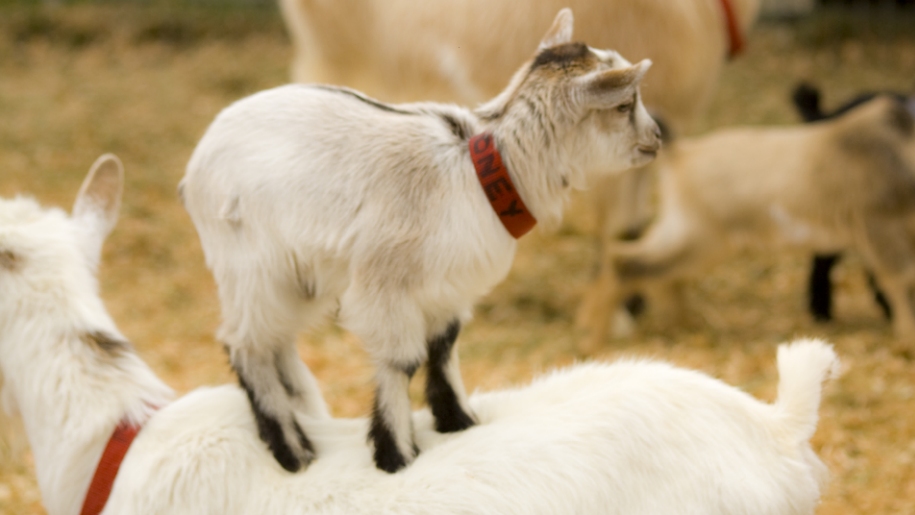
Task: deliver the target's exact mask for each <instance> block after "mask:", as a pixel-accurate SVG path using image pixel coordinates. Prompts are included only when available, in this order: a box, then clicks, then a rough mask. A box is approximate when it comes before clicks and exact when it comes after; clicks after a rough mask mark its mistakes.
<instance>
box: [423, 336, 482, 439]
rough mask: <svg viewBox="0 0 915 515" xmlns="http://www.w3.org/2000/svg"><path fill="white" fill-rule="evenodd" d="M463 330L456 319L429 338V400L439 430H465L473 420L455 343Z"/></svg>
mask: <svg viewBox="0 0 915 515" xmlns="http://www.w3.org/2000/svg"><path fill="white" fill-rule="evenodd" d="M460 330H461V324H460V322H458V321H457V320H454V321H453V322H451V323H450V324H449V325H448V327H447V328H446V329H445V331H444V332H443V333H441V334H439V335H438V336H435V337H433V338H430V339H429V341H428V348H429V361H428V364H429V366H428V369H429V370H428V372H429V373H428V375H427V376H426V400H427V401H428V402H429V407H430V408H431V410H432V415H433V416H434V417H435V430H436V431H438V432H440V433H454V432H457V431H462V430H464V429H467V428H468V427H470V426H472V425H473V424H474V420H473V417H471V415H470V409H469V407H468V405H467V394H466V393H465V391H464V382H463V381H462V380H461V370H460V363H459V361H458V357H457V346H456V345H455V341H456V340H457V337H458V333H459V332H460Z"/></svg>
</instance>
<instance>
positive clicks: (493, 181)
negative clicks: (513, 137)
mask: <svg viewBox="0 0 915 515" xmlns="http://www.w3.org/2000/svg"><path fill="white" fill-rule="evenodd" d="M467 146H468V147H469V148H470V159H471V161H473V167H474V168H476V170H477V179H479V180H480V185H481V186H482V187H483V192H484V193H486V198H488V199H489V203H490V204H491V205H492V209H493V211H495V212H496V214H497V215H499V220H501V221H502V225H504V226H505V229H506V230H507V231H508V232H509V234H511V235H512V236H514V237H515V239H518V238H520V237H522V236H524V235H525V234H527V232H528V231H530V230H531V229H533V228H534V225H536V224H537V220H536V219H535V218H534V216H533V215H532V214H531V212H530V211H528V209H527V206H525V205H524V201H522V200H521V196H520V195H518V190H516V189H515V185H514V184H513V183H512V179H511V177H509V175H508V169H507V168H505V165H504V164H503V163H502V156H501V155H499V150H498V149H496V145H495V144H494V143H493V139H492V133H489V132H484V133H483V134H477V135H476V136H474V137H472V138H470V141H469V142H468V143H467Z"/></svg>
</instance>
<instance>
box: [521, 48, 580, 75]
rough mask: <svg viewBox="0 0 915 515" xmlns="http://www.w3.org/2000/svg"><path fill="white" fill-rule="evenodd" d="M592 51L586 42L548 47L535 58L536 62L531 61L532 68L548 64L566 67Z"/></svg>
mask: <svg viewBox="0 0 915 515" xmlns="http://www.w3.org/2000/svg"><path fill="white" fill-rule="evenodd" d="M590 53H591V51H590V50H589V49H588V46H587V45H585V44H584V43H566V44H564V45H558V46H554V47H550V48H546V49H544V50H543V51H541V52H540V53H539V54H537V57H536V58H534V62H533V63H531V70H534V69H537V68H540V67H542V66H547V65H556V66H559V67H561V68H565V67H567V66H569V65H571V64H572V63H575V62H577V61H580V60H581V59H583V58H584V57H586V56H587V55H588V54H590Z"/></svg>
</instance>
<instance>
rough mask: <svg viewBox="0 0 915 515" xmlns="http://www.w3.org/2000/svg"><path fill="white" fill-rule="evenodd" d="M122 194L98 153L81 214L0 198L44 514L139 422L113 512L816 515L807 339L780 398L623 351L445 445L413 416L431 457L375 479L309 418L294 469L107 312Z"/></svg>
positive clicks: (24, 404) (7, 333)
mask: <svg viewBox="0 0 915 515" xmlns="http://www.w3.org/2000/svg"><path fill="white" fill-rule="evenodd" d="M119 195H120V167H119V164H118V163H117V161H116V160H114V159H113V158H111V157H107V156H106V157H103V158H102V160H100V161H99V163H97V165H96V167H95V169H94V171H93V172H91V173H90V176H89V178H88V179H87V181H86V186H85V187H84V188H83V190H82V192H81V193H80V195H79V197H78V199H77V202H76V207H75V208H74V215H73V216H72V217H67V216H66V214H65V213H63V212H62V211H60V210H57V209H42V208H40V207H39V206H38V204H37V203H35V202H34V201H32V200H27V199H15V200H0V256H2V259H0V290H2V291H3V293H4V294H3V295H0V372H2V375H3V376H4V382H3V387H4V389H3V391H2V396H3V399H4V405H5V406H6V407H7V409H9V410H11V411H17V410H18V412H19V414H20V415H21V416H22V418H23V421H24V426H25V428H26V430H27V432H28V438H29V441H30V443H31V446H32V451H33V453H34V456H35V467H36V470H37V474H38V479H39V484H40V486H41V492H42V499H43V501H44V504H45V507H46V508H47V510H48V513H49V515H75V514H77V513H80V511H79V507H80V505H81V504H82V503H83V499H85V498H86V496H87V495H86V494H87V488H88V486H89V482H90V480H89V478H90V477H92V471H93V469H94V468H95V467H96V465H97V464H98V463H99V456H100V455H101V454H102V449H103V447H105V441H106V439H108V437H109V436H110V435H112V432H113V431H114V428H115V426H116V425H118V423H119V421H127V422H129V423H131V424H143V423H144V422H145V426H144V427H143V428H142V430H140V432H139V434H138V435H137V437H136V439H135V440H134V441H133V444H132V445H131V446H130V448H129V450H128V451H127V452H126V455H125V456H124V460H123V462H122V463H121V465H120V470H119V471H118V473H117V476H116V478H115V479H114V482H113V488H112V490H111V495H110V497H109V498H108V500H107V505H106V506H105V507H104V511H102V513H103V514H109V515H110V514H117V515H155V514H163V515H164V514H169V515H183V514H193V515H208V514H212V515H248V514H251V513H273V514H278V515H283V514H293V513H295V514H299V515H309V514H311V515H318V514H349V515H353V514H366V515H368V514H375V513H379V512H384V513H398V514H404V515H408V514H417V515H419V514H436V515H450V514H455V515H457V514H467V513H474V514H480V515H487V514H500V515H501V514H505V513H519V514H530V515H539V514H543V515H548V514H566V513H581V514H594V515H597V514H607V515H623V514H625V515H648V514H651V515H675V514H677V515H679V514H683V513H703V514H708V515H733V514H735V513H745V514H753V515H802V514H803V515H812V514H813V513H814V509H815V507H816V504H817V501H818V499H819V495H820V489H821V486H822V481H823V479H824V478H825V467H824V466H823V464H822V463H821V462H820V460H819V459H818V458H817V456H816V455H815V454H814V452H813V450H812V449H811V447H810V444H809V439H810V437H811V435H812V434H813V433H814V431H815V429H816V425H817V411H818V407H819V404H820V398H821V383H822V381H823V380H824V379H825V378H826V377H827V376H828V375H829V374H830V372H831V371H832V370H834V369H835V367H836V366H837V361H836V357H835V354H834V353H833V351H832V349H831V348H830V347H829V346H828V345H826V344H824V343H822V342H819V341H815V340H807V341H799V342H795V343H793V344H791V345H786V346H781V347H780V348H779V351H778V373H779V376H780V379H779V385H778V399H777V401H776V402H775V403H774V404H772V405H770V404H765V403H761V402H759V401H757V400H755V399H754V398H752V397H751V396H749V395H747V394H745V393H743V392H741V391H739V390H737V389H735V388H732V387H730V386H728V385H726V384H724V383H722V382H720V381H717V380H715V379H712V378H710V377H708V376H706V375H704V374H701V373H698V372H693V371H689V370H684V369H680V368H676V367H672V366H670V365H667V364H663V363H659V362H650V361H638V360H623V361H619V362H617V363H614V364H598V363H593V364H587V365H579V366H575V367H572V368H569V369H566V370H563V371H559V372H555V373H553V374H550V375H548V376H545V377H543V378H541V379H539V380H537V381H535V382H534V383H533V384H532V385H530V386H527V387H524V388H519V389H515V390H507V391H501V392H492V393H486V394H477V395H474V396H472V397H470V399H469V401H468V403H469V406H470V407H471V408H472V409H473V410H474V412H475V413H476V415H477V417H478V419H479V422H480V424H479V425H478V426H477V427H474V428H472V429H471V430H469V431H465V432H462V433H458V434H452V435H441V434H439V433H438V432H436V431H435V429H434V420H433V417H432V415H431V414H430V413H429V412H428V411H422V412H419V413H416V414H414V415H413V421H414V424H415V427H416V443H417V445H418V447H419V448H420V449H421V450H422V454H421V455H420V456H419V457H418V458H417V460H416V461H415V462H414V463H413V465H412V466H410V467H409V468H407V469H405V470H403V471H402V472H401V473H399V474H395V475H389V474H385V473H383V472H381V471H379V470H377V469H376V468H375V466H374V463H373V461H372V451H371V446H370V445H369V444H368V443H367V442H366V440H365V438H364V435H365V431H366V428H367V426H368V425H369V422H368V421H367V420H364V419H363V420H342V419H313V418H310V417H306V416H298V419H299V421H300V423H301V424H302V427H304V428H305V429H306V431H307V433H308V434H309V435H310V437H311V438H312V441H313V444H314V448H315V450H316V452H317V460H316V461H315V462H314V463H313V464H312V466H311V467H309V468H308V470H307V471H305V472H303V473H300V474H288V473H286V472H285V471H284V470H283V469H282V468H280V466H279V465H278V464H277V463H276V461H275V460H274V459H273V458H272V457H271V455H270V454H269V453H267V452H265V449H264V447H263V444H262V443H261V442H260V441H259V440H258V437H257V431H258V428H257V423H256V421H255V418H254V417H253V416H252V414H251V410H250V409H249V406H248V400H247V398H246V395H245V393H244V392H243V391H242V390H241V389H239V388H237V387H234V386H223V387H219V388H202V389H199V390H196V391H194V392H191V393H190V394H188V395H186V396H184V397H182V398H180V399H178V400H176V401H174V402H172V403H170V404H168V402H169V400H170V398H171V392H170V390H169V389H168V388H167V387H166V386H165V385H163V384H162V383H161V382H160V381H159V380H158V379H157V378H156V377H155V375H154V374H153V373H152V371H151V370H150V369H149V368H148V367H147V366H146V365H145V364H144V363H143V362H142V361H141V360H140V359H139V358H138V357H137V356H136V354H135V353H134V351H133V350H132V349H131V347H130V345H129V344H127V343H126V342H125V340H124V337H123V336H122V335H121V334H120V333H119V332H118V330H117V328H116V327H115V325H114V323H113V322H112V320H111V318H110V317H109V315H108V313H107V312H106V311H105V308H104V305H103V304H102V301H101V299H99V296H98V285H97V281H96V278H95V271H96V265H97V262H98V254H99V253H98V250H99V246H100V244H101V243H102V240H103V239H104V236H105V234H106V233H107V232H108V231H109V230H110V229H111V226H112V224H113V223H114V220H115V217H116V212H117V205H118V198H119ZM154 407H159V408H161V409H159V410H158V411H153V409H154ZM532 428H533V430H532Z"/></svg>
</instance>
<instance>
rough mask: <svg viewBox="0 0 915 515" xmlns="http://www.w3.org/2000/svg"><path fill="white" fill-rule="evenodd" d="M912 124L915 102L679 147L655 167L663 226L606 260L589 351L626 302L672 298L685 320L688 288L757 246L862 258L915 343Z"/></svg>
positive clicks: (593, 304) (722, 134) (584, 313)
mask: <svg viewBox="0 0 915 515" xmlns="http://www.w3.org/2000/svg"><path fill="white" fill-rule="evenodd" d="M913 112H915V105H913V102H912V101H911V100H910V101H909V103H908V105H906V104H905V103H903V102H900V101H898V100H897V99H893V98H890V97H885V96H878V97H876V98H875V99H873V100H871V101H869V102H867V103H864V104H862V105H860V106H859V107H857V108H855V109H853V110H851V111H849V112H848V113H846V114H845V115H843V116H841V117H838V118H836V119H831V120H828V121H822V122H817V123H811V124H805V125H797V126H792V127H781V128H737V129H730V130H721V131H718V132H715V133H712V134H710V135H707V136H704V137H700V138H695V139H691V140H682V141H677V142H674V143H673V144H671V145H670V146H669V147H667V149H666V150H665V152H664V153H663V155H662V156H659V158H658V160H657V165H658V169H659V170H660V197H661V208H660V215H659V218H658V220H657V221H656V222H655V223H654V224H653V225H652V226H651V227H650V228H649V229H648V232H647V233H646V234H645V236H644V237H642V238H641V239H639V240H637V241H634V242H628V243H618V244H616V245H614V246H613V248H610V249H608V251H607V253H606V255H605V257H604V259H603V261H602V263H603V267H602V271H601V273H600V278H599V280H598V281H597V282H596V283H595V286H594V287H593V288H592V290H591V291H590V292H589V294H588V295H587V297H586V299H585V302H584V304H583V306H582V308H581V310H580V312H579V322H580V324H581V325H583V326H585V327H586V328H587V329H588V330H589V331H590V336H589V338H588V340H587V343H586V348H585V350H589V349H591V348H593V347H594V346H596V345H598V344H599V343H600V342H601V341H602V339H603V337H604V336H605V335H606V331H607V329H608V325H609V324H610V322H609V315H610V314H612V313H613V312H614V309H615V308H616V306H617V305H618V303H619V300H620V299H621V298H623V297H624V296H626V295H627V294H629V293H631V292H633V291H634V290H636V289H642V288H651V287H653V286H659V285H660V286H664V288H662V289H667V292H668V293H673V294H674V295H672V296H670V297H667V299H666V300H668V301H670V304H669V306H670V307H672V308H674V309H677V306H678V304H679V301H678V299H677V295H676V292H677V291H678V290H679V285H680V284H682V281H683V280H685V279H688V278H690V277H694V276H696V275H697V274H698V273H699V272H701V271H704V270H707V269H708V268H709V267H710V266H711V265H712V264H714V263H717V262H720V261H721V260H722V259H723V258H724V257H726V256H727V255H728V252H727V251H728V250H729V249H730V248H732V247H735V246H746V245H747V244H751V243H752V244H756V245H761V246H765V248H766V249H770V248H772V247H774V246H776V245H789V246H794V247H801V248H806V249H809V250H813V251H815V252H822V253H831V252H837V251H840V250H845V249H853V250H856V251H858V252H859V253H860V254H861V256H862V257H863V259H864V260H865V261H866V263H867V265H868V266H869V267H870V269H872V270H873V271H874V275H875V277H876V280H877V282H878V284H879V285H880V287H881V288H882V289H883V290H884V292H885V293H886V296H887V299H888V300H889V303H890V305H891V306H892V308H893V312H894V313H898V316H897V317H895V318H894V321H893V322H894V329H895V331H896V333H897V335H898V336H900V337H904V338H913V337H915V309H913V304H912V294H913V291H915V121H913ZM662 304H665V303H663V302H662ZM672 315H673V316H674V318H675V316H676V311H675V312H674V313H673V314H672Z"/></svg>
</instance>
